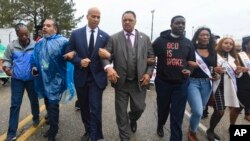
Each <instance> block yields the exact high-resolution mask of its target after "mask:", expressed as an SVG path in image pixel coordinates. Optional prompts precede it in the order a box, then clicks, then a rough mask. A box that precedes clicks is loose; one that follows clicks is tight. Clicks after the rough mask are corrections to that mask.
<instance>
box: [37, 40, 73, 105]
mask: <svg viewBox="0 0 250 141" xmlns="http://www.w3.org/2000/svg"><path fill="white" fill-rule="evenodd" d="M67 45H68V40H67V39H66V38H64V37H63V36H62V35H53V36H51V37H48V38H42V39H41V40H40V41H39V42H37V43H36V45H35V48H34V55H33V65H34V67H36V68H37V69H38V76H37V77H35V90H36V92H37V93H38V95H39V97H46V98H48V99H49V102H59V101H60V100H62V101H63V102H68V101H70V100H71V99H72V98H73V96H74V94H75V88H74V84H73V68H74V67H73V65H72V64H70V63H69V62H67V61H65V60H64V59H63V54H64V50H65V47H66V46H67ZM62 97H63V99H62Z"/></svg>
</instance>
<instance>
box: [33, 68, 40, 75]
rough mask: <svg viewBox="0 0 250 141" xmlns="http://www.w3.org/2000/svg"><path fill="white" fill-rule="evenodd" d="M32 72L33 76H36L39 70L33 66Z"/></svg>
mask: <svg viewBox="0 0 250 141" xmlns="http://www.w3.org/2000/svg"><path fill="white" fill-rule="evenodd" d="M32 74H33V75H34V76H37V75H38V74H39V72H38V70H37V69H36V68H33V69H32Z"/></svg>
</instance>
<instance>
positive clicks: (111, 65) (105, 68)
mask: <svg viewBox="0 0 250 141" xmlns="http://www.w3.org/2000/svg"><path fill="white" fill-rule="evenodd" d="M109 67H113V64H108V65H106V66H105V67H104V70H105V71H106V70H107V68H109Z"/></svg>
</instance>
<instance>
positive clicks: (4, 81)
mask: <svg viewBox="0 0 250 141" xmlns="http://www.w3.org/2000/svg"><path fill="white" fill-rule="evenodd" d="M8 80H9V78H3V79H2V81H3V84H2V85H3V86H4V85H5V84H6V83H7V82H8Z"/></svg>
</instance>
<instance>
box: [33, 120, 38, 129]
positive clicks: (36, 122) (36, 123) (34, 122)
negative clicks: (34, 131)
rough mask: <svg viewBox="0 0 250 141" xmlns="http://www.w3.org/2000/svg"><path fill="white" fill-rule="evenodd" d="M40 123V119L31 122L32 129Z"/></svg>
mask: <svg viewBox="0 0 250 141" xmlns="http://www.w3.org/2000/svg"><path fill="white" fill-rule="evenodd" d="M39 123H40V119H38V120H35V121H33V127H34V128H36V127H37V126H38V125H39Z"/></svg>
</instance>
